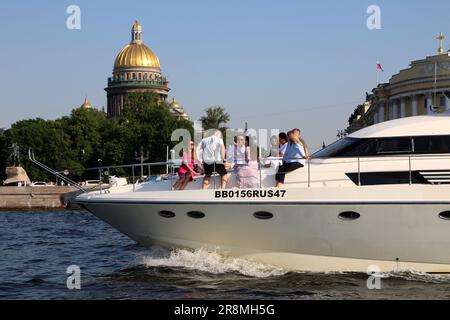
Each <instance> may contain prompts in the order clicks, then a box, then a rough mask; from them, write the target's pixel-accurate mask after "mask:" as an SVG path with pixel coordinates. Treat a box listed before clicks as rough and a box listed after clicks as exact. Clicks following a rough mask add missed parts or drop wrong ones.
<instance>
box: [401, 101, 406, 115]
mask: <svg viewBox="0 0 450 320" xmlns="http://www.w3.org/2000/svg"><path fill="white" fill-rule="evenodd" d="M404 117H406V101H405V98H401V100H400V118H404Z"/></svg>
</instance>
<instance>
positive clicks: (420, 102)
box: [347, 34, 450, 132]
mask: <svg viewBox="0 0 450 320" xmlns="http://www.w3.org/2000/svg"><path fill="white" fill-rule="evenodd" d="M438 39H439V40H440V47H439V49H438V55H434V56H429V57H426V58H425V59H423V60H417V61H413V62H412V63H411V65H410V67H409V68H407V69H404V70H401V71H400V72H399V73H398V74H396V75H394V76H392V78H391V79H390V80H389V82H388V83H382V84H379V85H378V86H377V87H376V88H374V89H373V90H372V92H371V93H370V94H366V101H365V102H364V103H363V104H361V105H359V106H358V107H357V108H356V109H355V111H354V113H353V114H352V115H351V117H350V119H349V127H348V128H347V131H348V132H354V131H356V130H359V129H361V128H364V127H367V126H370V125H373V124H376V123H380V122H383V121H388V120H393V119H397V118H404V117H411V116H417V115H426V114H432V113H435V112H447V111H448V110H449V109H450V51H449V52H444V50H443V48H442V40H443V39H444V37H443V36H442V34H441V35H440V37H438Z"/></svg>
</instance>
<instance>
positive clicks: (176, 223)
mask: <svg viewBox="0 0 450 320" xmlns="http://www.w3.org/2000/svg"><path fill="white" fill-rule="evenodd" d="M272 190H274V189H272ZM252 191H253V190H252ZM325 191H326V192H325ZM175 195H176V196H175ZM325 195H327V196H325ZM448 195H450V186H447V185H441V186H433V185H421V186H419V185H416V186H409V185H396V186H389V188H387V187H386V186H367V187H337V188H297V189H286V194H285V197H284V198H279V199H273V198H272V199H270V200H269V199H256V198H248V199H230V198H216V196H215V191H214V190H209V191H201V190H198V191H183V192H176V193H174V192H170V191H164V192H161V191H160V192H134V193H127V194H123V196H124V197H123V198H121V194H110V195H89V194H87V195H82V196H80V197H79V199H78V201H79V202H80V203H81V204H83V205H84V206H85V207H86V208H87V209H88V210H89V211H91V212H92V213H94V214H95V215H96V216H97V217H99V218H100V219H102V220H104V221H106V222H107V223H109V224H110V225H112V226H113V227H114V228H116V229H118V230H119V231H121V232H122V233H124V234H126V235H128V236H129V237H130V238H131V239H133V240H135V241H137V242H138V243H140V244H142V245H144V246H151V245H155V244H157V245H162V246H165V247H175V248H179V247H182V248H192V249H196V248H209V249H212V250H219V251H220V252H221V253H223V254H226V255H231V256H238V257H244V258H250V259H252V260H255V261H259V262H263V263H267V264H271V265H274V266H277V267H281V268H284V269H287V270H298V271H312V272H329V271H337V272H340V271H342V272H367V270H368V268H369V267H370V266H373V265H375V266H377V267H378V268H379V269H380V271H386V272H389V271H401V270H414V271H420V272H430V273H448V272H450V221H448V220H444V219H442V218H440V217H439V214H440V213H441V212H444V211H448V210H450V200H449V196H448ZM125 196H126V197H125ZM379 199H383V201H380V200H379ZM162 210H167V211H172V212H173V213H175V214H176V216H175V217H173V218H165V217H161V216H160V215H159V214H158V212H160V211H162ZM189 211H201V212H203V213H204V214H205V217H204V218H202V219H193V218H191V217H189V216H188V215H187V212H189ZM258 211H265V212H270V213H272V214H273V215H274V217H273V218H272V219H268V220H260V219H257V218H255V217H254V215H253V214H254V213H255V212H258ZM344 211H354V212H357V213H359V214H360V218H359V219H356V220H353V221H346V220H342V219H340V218H339V217H338V215H339V213H341V212H344Z"/></svg>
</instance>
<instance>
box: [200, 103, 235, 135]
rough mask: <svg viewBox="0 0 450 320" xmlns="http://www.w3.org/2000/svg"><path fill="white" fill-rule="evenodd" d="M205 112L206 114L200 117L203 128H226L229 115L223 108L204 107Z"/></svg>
mask: <svg viewBox="0 0 450 320" xmlns="http://www.w3.org/2000/svg"><path fill="white" fill-rule="evenodd" d="M205 112H206V114H205V115H204V116H203V117H201V118H200V121H201V122H202V125H203V129H204V130H208V129H226V127H225V125H226V124H227V123H228V122H229V121H230V115H229V114H228V113H227V112H225V109H224V108H222V107H210V108H207V109H205ZM221 125H222V127H221Z"/></svg>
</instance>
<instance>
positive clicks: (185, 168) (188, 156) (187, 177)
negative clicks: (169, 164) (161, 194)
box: [172, 141, 198, 190]
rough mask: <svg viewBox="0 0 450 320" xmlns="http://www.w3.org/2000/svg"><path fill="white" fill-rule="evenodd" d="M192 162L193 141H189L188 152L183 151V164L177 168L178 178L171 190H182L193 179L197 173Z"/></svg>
mask: <svg viewBox="0 0 450 320" xmlns="http://www.w3.org/2000/svg"><path fill="white" fill-rule="evenodd" d="M194 162H195V159H194V143H193V142H192V141H191V142H190V148H189V153H187V152H184V151H183V164H182V165H181V167H180V168H179V169H178V175H179V176H180V178H179V179H178V181H177V182H176V183H175V184H174V185H173V187H172V190H183V189H184V188H186V186H187V184H188V183H189V182H190V181H193V180H194V177H195V176H196V175H198V173H197V172H195V171H194Z"/></svg>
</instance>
